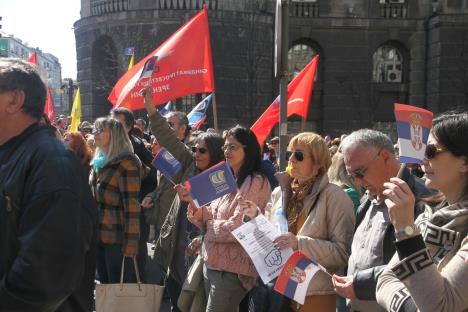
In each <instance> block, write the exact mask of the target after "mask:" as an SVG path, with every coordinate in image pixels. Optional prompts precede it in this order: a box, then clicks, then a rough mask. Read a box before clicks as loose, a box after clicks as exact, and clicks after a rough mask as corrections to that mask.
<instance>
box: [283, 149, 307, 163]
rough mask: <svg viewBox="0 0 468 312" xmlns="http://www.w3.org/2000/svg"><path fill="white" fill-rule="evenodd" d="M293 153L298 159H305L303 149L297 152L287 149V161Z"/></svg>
mask: <svg viewBox="0 0 468 312" xmlns="http://www.w3.org/2000/svg"><path fill="white" fill-rule="evenodd" d="M292 154H294V158H295V159H296V160H297V161H303V160H304V152H303V151H295V152H291V151H286V161H288V160H289V158H291V155H292Z"/></svg>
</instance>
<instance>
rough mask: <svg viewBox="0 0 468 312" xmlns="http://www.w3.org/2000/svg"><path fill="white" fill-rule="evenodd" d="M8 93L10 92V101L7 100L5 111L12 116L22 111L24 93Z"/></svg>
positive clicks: (19, 91)
mask: <svg viewBox="0 0 468 312" xmlns="http://www.w3.org/2000/svg"><path fill="white" fill-rule="evenodd" d="M9 92H10V99H9V100H8V105H7V108H6V110H7V112H9V113H11V114H14V113H16V112H19V111H21V110H22V109H23V105H24V100H25V98H26V95H25V94H24V91H22V90H13V91H9Z"/></svg>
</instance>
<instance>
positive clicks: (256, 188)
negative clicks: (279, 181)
mask: <svg viewBox="0 0 468 312" xmlns="http://www.w3.org/2000/svg"><path fill="white" fill-rule="evenodd" d="M238 193H240V194H241V195H242V196H243V197H244V199H246V200H251V201H253V202H254V203H255V204H257V206H258V207H260V209H261V211H262V212H264V209H265V206H266V204H267V202H268V199H269V198H270V194H271V187H270V183H269V182H268V180H267V179H266V178H263V177H261V176H255V177H254V178H253V179H251V178H247V179H245V181H244V183H243V184H242V186H241V188H240V189H239V191H238ZM227 205H229V207H220V208H219V209H220V210H221V209H223V210H225V209H228V210H229V215H228V216H227V217H226V218H220V219H213V220H209V221H207V222H206V235H205V240H207V241H214V242H237V240H236V239H235V238H234V236H233V235H232V234H231V232H232V231H233V230H235V229H237V228H238V227H239V226H240V225H242V224H243V218H244V214H243V212H242V211H241V208H240V205H239V202H238V199H237V196H236V198H235V199H234V200H232V201H231V202H229V203H228V204H227Z"/></svg>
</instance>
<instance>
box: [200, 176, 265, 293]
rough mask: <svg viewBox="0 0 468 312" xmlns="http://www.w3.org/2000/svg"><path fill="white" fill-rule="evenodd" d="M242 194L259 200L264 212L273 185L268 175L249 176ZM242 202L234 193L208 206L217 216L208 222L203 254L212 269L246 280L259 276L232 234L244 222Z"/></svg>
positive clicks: (245, 197)
mask: <svg viewBox="0 0 468 312" xmlns="http://www.w3.org/2000/svg"><path fill="white" fill-rule="evenodd" d="M238 193H240V194H242V196H243V197H244V199H246V200H251V201H253V202H254V203H256V204H257V206H258V207H259V208H260V209H261V210H262V212H263V211H264V209H265V205H266V204H267V202H268V200H269V198H270V195H271V187H270V183H269V182H268V179H267V178H264V177H262V176H260V175H255V176H254V177H253V178H251V177H250V176H249V177H247V178H246V179H245V181H244V183H243V184H242V186H241V187H240V190H239V192H238ZM238 201H239V200H238V196H237V195H236V194H230V195H225V196H223V197H221V198H219V199H217V200H215V201H213V202H212V203H211V204H210V206H209V207H208V209H209V210H210V211H211V213H212V214H213V219H212V220H209V221H207V222H206V234H205V239H204V242H203V256H204V260H205V263H206V265H207V266H208V268H210V269H213V270H219V271H226V272H231V273H237V274H239V275H241V276H240V277H241V280H243V278H242V275H244V276H246V277H247V276H248V277H251V278H255V277H257V271H256V269H255V267H254V265H253V263H252V261H251V260H250V258H249V256H248V255H247V253H246V252H245V251H244V249H243V248H242V246H241V245H240V244H239V243H238V242H237V240H236V239H235V238H234V236H233V235H232V234H231V232H232V231H233V230H235V229H236V228H238V227H239V226H240V225H242V224H243V217H244V215H243V212H242V211H241V209H240V207H239V205H238ZM244 284H245V283H244Z"/></svg>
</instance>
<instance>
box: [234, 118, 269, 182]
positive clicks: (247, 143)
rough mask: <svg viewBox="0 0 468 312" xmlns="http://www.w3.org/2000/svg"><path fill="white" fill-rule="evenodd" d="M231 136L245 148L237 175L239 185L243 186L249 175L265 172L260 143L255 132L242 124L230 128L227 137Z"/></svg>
mask: <svg viewBox="0 0 468 312" xmlns="http://www.w3.org/2000/svg"><path fill="white" fill-rule="evenodd" d="M230 136H231V137H233V138H234V139H236V140H237V141H239V143H240V144H242V145H243V148H244V153H245V157H244V163H243V164H242V166H241V167H240V169H239V174H238V176H237V186H238V187H241V185H242V183H244V181H245V179H246V178H247V177H248V176H249V175H253V174H254V173H259V174H263V170H262V156H261V151H260V145H259V144H258V140H257V137H256V136H255V134H254V133H253V132H252V131H251V130H250V129H249V128H246V127H243V126H240V125H237V126H235V127H234V128H231V129H229V131H228V133H227V136H226V137H230Z"/></svg>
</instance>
